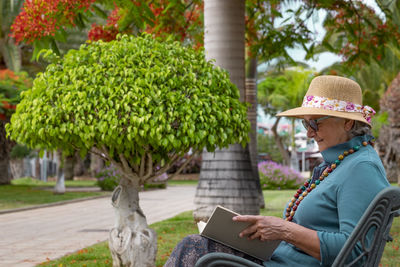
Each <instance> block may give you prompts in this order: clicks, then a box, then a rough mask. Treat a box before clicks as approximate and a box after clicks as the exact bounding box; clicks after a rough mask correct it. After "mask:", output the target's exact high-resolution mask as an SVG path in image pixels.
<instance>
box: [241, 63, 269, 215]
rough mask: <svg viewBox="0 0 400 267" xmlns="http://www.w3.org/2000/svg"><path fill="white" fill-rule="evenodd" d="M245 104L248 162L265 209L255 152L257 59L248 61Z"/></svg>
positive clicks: (261, 204)
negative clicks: (246, 104) (248, 140)
mask: <svg viewBox="0 0 400 267" xmlns="http://www.w3.org/2000/svg"><path fill="white" fill-rule="evenodd" d="M245 91H246V102H248V103H250V105H251V106H250V107H249V110H248V112H247V116H248V118H249V121H250V124H251V132H250V144H249V152H250V160H251V166H252V168H253V172H254V178H255V179H256V183H257V185H258V198H259V202H260V208H264V207H265V200H264V194H263V192H262V189H261V185H260V174H259V172H258V151H257V59H256V58H251V59H249V62H248V66H247V73H246V87H245Z"/></svg>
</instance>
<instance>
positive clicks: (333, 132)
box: [304, 115, 354, 151]
mask: <svg viewBox="0 0 400 267" xmlns="http://www.w3.org/2000/svg"><path fill="white" fill-rule="evenodd" d="M322 117H324V116H320V115H313V116H304V119H305V120H306V121H309V120H316V119H319V118H322ZM353 124H354V121H352V120H346V119H341V118H335V117H331V118H327V119H324V120H321V121H320V122H318V131H314V130H313V129H312V128H311V127H308V129H307V137H308V138H313V139H314V140H315V142H317V144H318V147H319V151H324V150H325V149H327V148H330V147H332V146H335V145H337V144H341V143H344V142H347V141H348V140H349V137H348V132H349V131H350V130H351V128H352V127H353Z"/></svg>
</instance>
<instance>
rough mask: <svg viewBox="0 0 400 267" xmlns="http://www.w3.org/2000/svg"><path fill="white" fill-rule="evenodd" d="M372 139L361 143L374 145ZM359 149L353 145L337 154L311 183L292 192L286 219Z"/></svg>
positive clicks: (306, 183) (308, 182)
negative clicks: (335, 158)
mask: <svg viewBox="0 0 400 267" xmlns="http://www.w3.org/2000/svg"><path fill="white" fill-rule="evenodd" d="M373 142H374V139H373V140H371V141H368V142H367V141H363V142H362V145H363V146H367V145H368V144H371V145H372V146H373V145H374V143H373ZM359 149H360V146H354V147H353V148H351V149H349V150H348V151H347V150H346V151H344V152H343V154H340V155H339V156H338V159H337V160H335V162H334V163H332V164H331V165H330V166H328V167H327V168H326V169H325V170H324V171H323V172H322V174H321V176H320V177H319V178H318V179H317V180H315V181H314V182H313V183H311V181H312V180H311V179H309V180H307V181H306V182H305V183H304V184H303V185H302V186H301V187H300V188H299V189H298V190H297V192H296V194H294V196H293V198H292V199H291V201H290V203H289V205H288V207H287V208H286V214H285V217H286V221H292V220H293V216H294V214H295V213H296V210H297V207H298V206H299V205H300V203H301V201H302V200H303V199H304V198H305V197H306V196H307V195H308V194H309V193H310V192H311V191H312V190H313V189H314V188H316V187H317V185H319V184H320V183H321V182H322V181H323V180H325V178H326V177H328V175H329V174H330V173H331V172H332V171H333V170H334V169H336V167H337V166H339V164H340V163H341V162H342V160H343V159H344V158H345V157H346V156H348V155H350V154H353V153H354V152H356V151H358V150H359Z"/></svg>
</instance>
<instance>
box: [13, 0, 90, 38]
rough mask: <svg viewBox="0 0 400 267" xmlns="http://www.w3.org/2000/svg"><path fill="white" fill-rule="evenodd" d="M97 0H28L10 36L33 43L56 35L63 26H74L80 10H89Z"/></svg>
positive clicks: (15, 21) (16, 19)
mask: <svg viewBox="0 0 400 267" xmlns="http://www.w3.org/2000/svg"><path fill="white" fill-rule="evenodd" d="M95 1H96V0H26V1H25V2H24V6H23V7H22V10H21V13H19V15H18V16H17V17H16V18H15V20H14V23H13V25H12V26H11V32H12V33H11V34H10V36H11V37H13V38H14V39H15V41H16V42H17V43H19V42H22V41H25V42H27V43H32V42H34V41H35V40H40V39H41V38H43V37H47V36H54V35H55V32H56V30H58V29H60V28H61V27H64V25H66V26H74V20H75V18H76V16H77V14H78V13H79V11H87V9H88V8H89V6H90V5H91V4H92V3H93V2H95Z"/></svg>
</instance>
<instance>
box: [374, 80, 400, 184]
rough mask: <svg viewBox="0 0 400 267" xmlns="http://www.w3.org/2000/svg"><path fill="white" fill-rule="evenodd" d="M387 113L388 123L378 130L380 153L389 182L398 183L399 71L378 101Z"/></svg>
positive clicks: (399, 154) (399, 138) (399, 156)
mask: <svg viewBox="0 0 400 267" xmlns="http://www.w3.org/2000/svg"><path fill="white" fill-rule="evenodd" d="M380 105H381V110H382V111H386V112H387V113H388V125H384V126H383V127H382V128H381V129H380V132H379V138H378V142H379V148H380V151H379V152H380V153H379V154H380V155H381V159H382V162H383V165H384V166H385V169H386V173H387V177H388V179H389V181H390V182H396V181H397V183H398V184H399V185H400V112H399V110H400V73H399V74H398V75H397V76H396V78H394V79H393V81H392V83H391V84H390V86H389V87H388V89H387V91H386V93H385V95H384V96H383V97H382V99H381V101H380Z"/></svg>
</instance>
